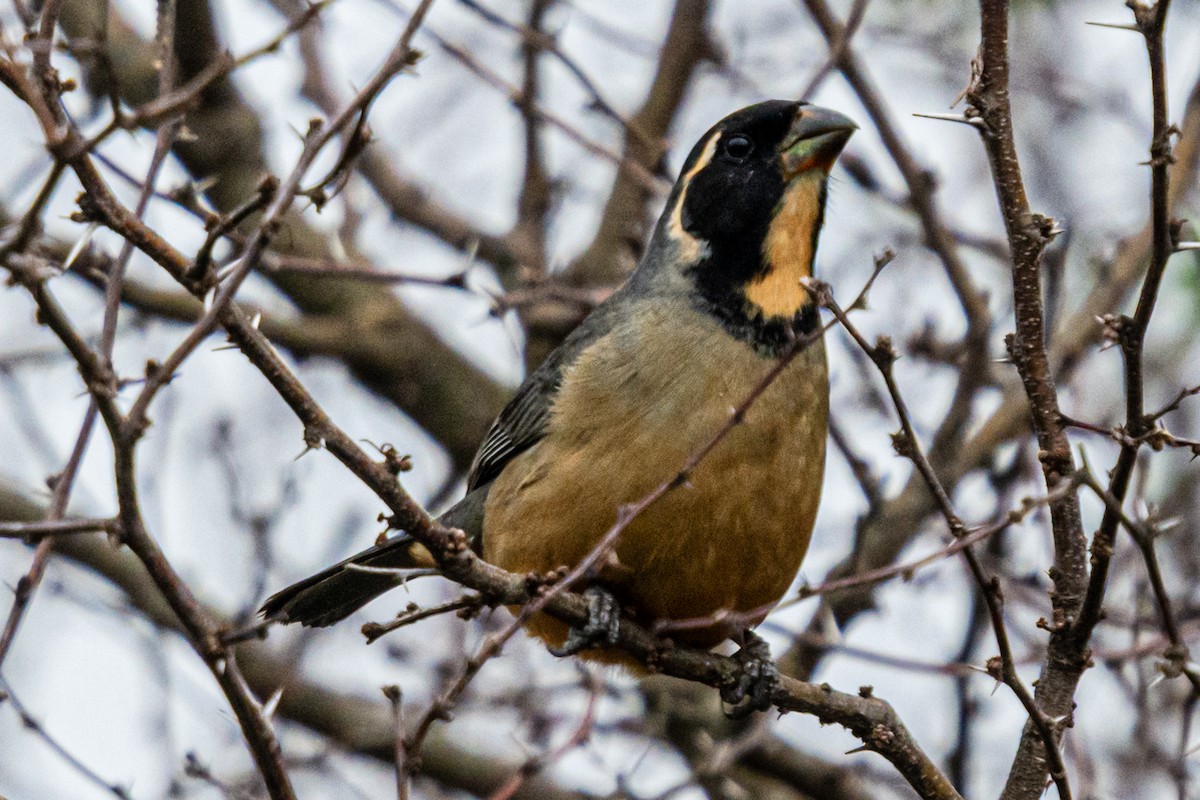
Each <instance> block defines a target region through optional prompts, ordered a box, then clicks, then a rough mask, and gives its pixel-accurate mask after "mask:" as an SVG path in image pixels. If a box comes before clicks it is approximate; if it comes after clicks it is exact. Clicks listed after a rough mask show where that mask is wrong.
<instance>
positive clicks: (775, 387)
mask: <svg viewBox="0 0 1200 800" xmlns="http://www.w3.org/2000/svg"><path fill="white" fill-rule="evenodd" d="M854 130H855V125H854V124H853V123H852V122H851V121H850V120H849V119H848V118H846V117H844V116H842V115H841V114H838V113H836V112H833V111H829V110H827V109H823V108H818V107H816V106H812V105H808V104H806V103H802V102H787V101H769V102H764V103H759V104H757V105H753V106H750V107H748V108H744V109H742V110H741V111H738V112H736V113H734V114H731V115H730V116H728V117H726V118H725V119H723V120H721V121H720V122H718V123H717V124H716V125H715V126H713V128H712V129H711V130H709V131H708V132H707V133H706V134H704V136H703V138H701V139H700V141H699V142H698V143H697V144H696V146H695V147H694V148H693V149H692V152H691V154H690V155H689V156H688V157H687V160H686V162H684V165H683V169H682V171H681V174H680V177H679V180H678V181H677V182H676V184H675V187H674V189H673V190H672V192H671V195H670V197H669V199H668V201H667V205H666V209H665V210H664V211H663V214H662V216H661V217H660V219H659V221H658V224H657V226H656V227H655V230H654V235H653V238H652V239H651V240H650V243H649V246H648V247H647V249H646V253H645V256H644V257H643V258H642V261H641V264H640V265H639V266H638V268H637V270H636V271H635V272H634V273H633V275H632V276H631V277H630V278H629V280H628V282H626V284H625V285H624V286H623V287H622V288H621V289H619V290H618V291H617V292H616V293H614V294H613V295H612V296H611V297H610V298H609V299H608V300H607V301H605V302H604V303H602V304H601V305H600V306H599V307H597V308H596V309H595V311H593V312H592V313H591V314H590V315H589V316H588V317H587V318H586V319H585V320H584V321H583V322H582V324H580V326H579V327H578V328H576V329H575V330H574V331H573V332H572V333H571V334H570V335H569V336H568V337H567V338H566V340H565V341H564V342H563V343H562V345H561V346H560V347H558V349H556V350H554V351H553V352H552V353H551V354H550V355H549V357H547V359H546V361H545V362H544V363H543V364H542V365H541V366H540V367H539V368H538V369H537V370H536V371H535V372H533V373H532V374H531V375H530V376H529V377H528V378H527V379H526V380H525V383H524V384H523V385H522V386H521V388H520V389H519V390H518V392H517V394H516V396H515V397H514V398H513V400H512V401H511V402H510V403H509V404H508V406H507V407H506V408H505V409H504V410H503V412H501V414H500V416H499V418H498V419H497V420H496V421H495V423H494V424H493V425H492V428H491V430H490V432H489V433H488V435H487V438H486V439H484V441H483V444H482V445H481V446H480V448H479V452H478V454H477V455H476V457H475V461H474V464H473V465H472V468H471V472H470V477H469V478H468V482H467V489H468V491H467V495H466V497H464V498H463V500H462V501H461V502H459V503H458V504H457V505H455V506H454V507H453V508H451V509H450V510H449V511H447V512H446V513H445V514H444V515H443V516H442V518H441V522H442V523H443V524H445V525H447V526H452V527H457V528H461V529H463V530H464V531H466V532H467V533H468V535H469V536H470V537H472V541H473V543H474V546H475V548H476V549H477V550H478V552H480V553H481V555H482V556H483V558H484V559H485V560H487V561H488V562H490V563H492V564H495V565H497V566H499V567H502V568H504V569H506V570H509V571H511V572H516V573H522V574H524V573H530V572H536V573H542V574H544V573H547V572H550V571H552V570H554V569H556V568H559V567H561V566H567V567H570V566H574V565H575V564H577V563H578V562H579V561H580V560H581V559H583V558H584V557H585V556H586V555H587V554H588V553H589V552H590V551H591V550H592V549H593V548H594V547H595V545H596V544H597V542H598V541H599V540H600V539H601V538H602V537H603V535H604V533H605V532H606V531H607V530H608V529H609V528H610V527H611V526H612V525H613V524H614V523H615V521H616V518H617V513H618V509H619V508H620V507H621V506H622V505H625V504H628V503H633V502H636V501H638V500H640V499H642V498H644V497H645V496H646V495H648V494H649V493H650V492H652V491H653V490H654V489H655V488H656V487H658V486H659V485H660V484H661V483H663V482H664V481H667V480H670V479H671V478H672V477H674V476H675V475H676V474H677V473H678V472H679V470H680V469H681V467H683V466H684V464H685V462H686V461H687V460H688V458H689V456H691V455H692V454H693V453H695V452H697V451H698V450H699V449H700V448H701V447H703V446H704V445H705V444H706V443H707V442H708V441H709V440H710V439H712V437H713V436H714V435H715V434H716V432H717V431H718V430H719V429H720V428H721V427H722V426H723V425H724V424H725V423H726V422H727V421H728V419H729V415H730V413H731V410H732V409H733V408H734V407H736V406H737V405H738V404H739V403H741V402H742V401H743V400H744V399H745V398H746V397H747V395H748V394H749V393H750V392H751V391H752V390H753V389H754V388H755V387H756V386H758V385H759V384H760V383H762V381H763V380H764V378H765V376H766V375H767V373H768V371H770V370H771V368H772V367H773V366H774V365H775V363H776V358H777V356H778V354H779V353H780V351H781V350H782V349H783V348H784V347H786V346H787V344H788V343H789V342H790V341H791V340H792V339H793V338H794V337H795V336H797V335H803V334H805V333H809V332H812V331H813V330H815V329H816V327H817V326H818V324H819V318H818V313H817V309H816V306H815V305H814V303H813V301H812V299H811V297H810V295H809V293H808V292H807V291H806V290H805V289H804V288H803V287H802V285H801V283H800V281H801V279H802V278H804V277H806V276H810V275H811V274H812V269H813V258H814V256H815V254H816V250H817V236H818V233H819V231H820V228H821V224H822V219H823V214H824V208H825V194H826V183H827V179H828V177H829V170H830V168H831V167H832V165H833V163H834V161H835V160H836V159H837V157H838V154H839V153H840V152H841V150H842V148H843V146H844V145H845V144H846V141H847V140H848V139H849V138H850V135H851V133H852V132H853V131H854ZM828 415H829V382H828V373H827V369H826V361H825V351H824V347H823V345H822V343H821V341H820V340H818V341H817V342H816V343H815V344H813V345H812V346H810V347H809V348H807V350H805V351H804V352H803V353H802V354H801V355H800V356H799V357H797V358H796V359H795V360H794V361H792V362H791V363H790V364H789V365H788V367H787V368H786V370H784V371H783V373H782V374H780V375H779V376H778V378H777V379H775V380H774V382H773V383H771V384H770V386H769V387H768V388H767V389H766V391H765V392H764V393H763V394H762V396H760V397H759V398H758V399H757V401H756V402H755V403H754V404H753V405H752V406H751V407H750V409H749V410H748V412H747V413H746V415H745V418H744V421H743V422H742V423H741V424H739V425H737V426H736V427H734V428H733V429H732V430H731V431H730V432H729V433H728V435H726V436H725V437H724V438H723V439H722V440H721V441H720V442H719V443H718V444H717V445H716V447H715V448H714V449H713V450H712V451H711V452H710V453H709V454H708V455H707V456H706V457H705V458H704V459H703V460H702V461H701V462H700V463H699V464H698V465H697V466H696V468H695V469H694V470H693V471H692V473H691V474H690V477H689V479H688V480H687V482H686V483H684V484H682V485H680V486H679V487H677V488H675V489H674V490H673V491H671V492H669V493H667V494H666V495H664V496H663V497H662V498H661V499H659V500H658V502H656V503H654V504H653V505H651V506H650V507H649V508H647V509H646V510H645V511H643V512H642V513H641V514H640V515H638V516H637V517H636V518H635V519H634V520H633V521H632V522H630V523H629V525H628V527H626V528H625V529H624V531H623V532H622V534H621V536H620V539H619V540H618V543H617V545H616V548H615V553H614V557H612V558H610V559H608V561H607V563H606V564H605V565H604V567H603V568H602V569H601V570H600V571H599V574H598V575H597V576H596V578H595V580H594V581H593V584H592V586H593V587H594V588H597V589H600V590H603V591H602V592H600V593H599V594H598V595H597V596H599V597H602V598H608V597H611V598H615V600H616V601H617V603H619V606H620V608H621V609H623V611H624V612H625V613H626V614H628V615H629V616H631V617H632V618H634V619H637V620H639V621H642V622H645V623H653V622H667V623H669V622H670V621H672V620H675V621H680V620H692V621H695V620H697V619H699V620H705V619H707V618H710V617H711V619H712V622H711V624H700V625H694V624H693V625H690V626H686V627H685V628H683V627H681V629H680V630H679V631H678V632H677V633H672V637H673V638H675V639H677V640H681V641H685V642H688V643H690V644H693V645H697V646H702V647H711V646H714V645H716V644H719V643H720V642H721V641H723V640H725V639H726V638H729V637H730V636H731V635H733V634H736V633H737V632H736V631H731V630H729V626H728V624H727V623H723V622H721V621H720V618H723V617H724V616H728V615H722V614H721V613H720V612H722V611H729V612H737V613H738V614H740V615H741V616H742V624H743V625H754V624H757V623H758V622H759V621H761V619H762V617H763V616H765V614H766V610H767V609H768V608H769V607H770V606H771V605H773V604H774V603H775V602H776V601H778V600H779V598H780V597H781V596H782V595H783V593H784V592H786V591H787V588H788V586H789V585H790V584H791V582H792V580H793V579H794V577H795V575H796V572H797V570H798V569H799V567H800V562H801V559H802V558H803V557H804V553H805V550H806V549H807V547H808V541H809V536H810V534H811V532H812V527H813V519H814V517H815V516H816V513H817V504H818V501H819V499H820V495H821V481H822V475H823V472H824V462H825V439H826V428H827V422H828ZM432 564H433V561H432V559H431V557H430V555H429V553H428V552H427V551H425V549H424V548H423V547H422V546H421V545H419V544H416V543H415V542H413V541H412V540H411V539H409V538H408V537H406V536H397V537H395V538H393V539H390V540H388V541H385V542H383V543H382V544H379V545H376V546H375V547H372V548H370V549H368V550H365V551H363V552H362V553H359V554H358V555H355V556H353V557H351V558H349V559H347V560H346V561H343V562H341V563H340V564H337V565H335V566H333V567H330V568H329V569H327V570H325V571H324V572H321V573H318V574H317V575H314V576H312V577H310V578H308V579H307V580H304V581H301V582H300V583H297V584H295V585H294V586H291V587H289V588H287V589H284V590H283V591H281V592H279V593H278V594H276V595H275V596H273V597H271V598H270V599H269V600H268V601H267V603H266V604H265V606H264V607H263V613H264V615H265V616H266V617H267V618H271V619H279V620H282V621H285V622H301V623H303V624H305V625H318V626H323V625H329V624H332V623H334V622H337V621H338V620H341V619H343V618H344V617H346V616H347V615H349V614H350V613H352V612H353V611H355V610H356V609H358V608H360V607H361V606H362V605H364V604H365V603H367V602H368V601H370V600H371V599H373V598H375V597H377V596H378V595H380V594H382V593H383V592H385V591H387V590H388V589H390V588H392V587H394V586H396V585H398V583H399V582H400V581H401V577H400V575H399V574H398V573H397V574H389V573H387V572H370V571H363V570H356V569H354V568H353V566H352V565H359V566H368V567H381V568H397V569H400V568H412V567H423V566H431V565H432ZM604 605H605V603H602V602H601V603H597V604H596V608H597V609H600V608H602V607H603V606H604ZM597 613H600V612H599V611H597ZM735 616H736V615H735ZM747 616H749V617H750V618H749V619H746V617H747ZM597 624H598V625H601V626H603V625H605V624H608V623H606V622H605V621H604V620H598V621H597ZM529 629H530V631H531V632H532V633H534V634H535V635H537V636H539V637H541V638H542V639H544V640H546V641H547V642H548V643H550V644H551V645H562V644H563V642H564V641H565V640H567V636H568V630H567V627H566V626H565V625H564V624H563V623H561V622H559V621H558V620H555V619H552V618H550V617H549V616H545V615H541V616H536V617H534V618H533V619H531V621H530V623H529ZM599 638H600V639H602V638H603V637H599ZM596 642H597V636H596V635H595V631H592V632H591V633H590V634H587V635H583V636H582V638H581V637H580V636H575V637H572V643H571V644H569V646H567V647H566V648H565V649H560V650H559V651H558V652H566V651H570V650H578V649H581V648H586V647H588V646H590V645H594V644H596ZM585 655H588V656H591V657H598V658H606V656H604V654H603V653H601V652H599V651H596V650H589V651H588V652H587V653H585ZM607 660H619V659H617V658H615V657H611V656H610V657H607Z"/></svg>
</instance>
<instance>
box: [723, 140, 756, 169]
mask: <svg viewBox="0 0 1200 800" xmlns="http://www.w3.org/2000/svg"><path fill="white" fill-rule="evenodd" d="M753 152H754V142H752V141H750V137H749V136H743V135H741V134H740V133H739V134H735V135H733V136H730V137H729V138H728V139H726V140H725V155H727V156H729V157H730V158H732V159H733V160H734V161H738V162H741V161H745V160H746V159H747V158H749V157H750V154H751V153H753Z"/></svg>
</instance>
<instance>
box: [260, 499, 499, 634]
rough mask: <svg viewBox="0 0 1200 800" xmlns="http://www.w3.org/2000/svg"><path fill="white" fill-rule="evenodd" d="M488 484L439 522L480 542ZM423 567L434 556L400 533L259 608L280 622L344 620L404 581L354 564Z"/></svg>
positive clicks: (317, 623)
mask: <svg viewBox="0 0 1200 800" xmlns="http://www.w3.org/2000/svg"><path fill="white" fill-rule="evenodd" d="M489 487H490V485H484V486H480V487H477V488H476V489H474V490H472V491H470V492H468V493H467V496H466V497H464V498H463V499H462V500H460V501H459V502H458V503H457V504H455V506H454V507H453V508H451V509H450V510H449V511H447V512H446V513H445V514H443V515H442V516H441V518H440V522H441V523H442V524H443V525H446V526H447V527H451V528H461V529H462V530H464V531H466V533H467V535H468V536H469V537H470V538H471V540H472V543H473V545H474V546H478V543H479V538H480V532H481V531H482V530H483V509H484V503H485V502H486V501H487V494H488V489H489ZM352 565H353V566H360V567H379V568H381V569H421V568H424V567H432V566H434V562H433V557H432V556H431V555H430V554H429V551H428V550H426V549H425V547H424V546H422V545H420V544H418V543H417V542H416V541H414V540H413V539H412V537H410V536H404V535H402V536H396V537H394V538H392V539H388V540H387V541H386V542H383V543H382V544H377V545H375V546H374V547H372V548H369V549H367V550H363V551H362V552H361V553H357V554H355V555H352V556H350V557H349V558H347V559H346V560H345V561H342V562H341V563H338V564H334V565H333V566H332V567H330V568H329V569H327V570H324V571H322V572H318V573H317V574H316V575H313V576H312V577H311V578H305V579H304V580H302V581H300V582H299V583H296V584H292V585H291V586H289V587H288V588H286V589H284V590H283V591H282V592H277V593H276V594H274V595H272V596H271V597H270V598H269V599H268V600H267V602H265V603H263V607H262V610H261V611H260V612H259V613H260V614H262V615H263V616H264V617H265V618H267V619H271V620H279V621H281V622H299V623H301V624H303V625H309V626H313V627H317V628H323V627H325V626H326V625H332V624H333V623H335V622H340V621H341V620H343V619H345V618H346V617H348V616H350V615H351V614H353V613H354V612H355V611H358V610H359V609H360V608H362V607H363V606H365V605H366V604H367V603H369V602H371V601H372V600H374V599H375V598H376V597H378V596H379V595H381V594H383V593H384V592H386V591H387V590H388V589H391V588H393V587H395V586H399V585H400V583H401V582H402V581H403V580H404V578H403V576H401V575H396V574H393V575H389V574H386V573H384V574H380V573H371V572H366V571H363V570H356V569H353V568H351V567H352Z"/></svg>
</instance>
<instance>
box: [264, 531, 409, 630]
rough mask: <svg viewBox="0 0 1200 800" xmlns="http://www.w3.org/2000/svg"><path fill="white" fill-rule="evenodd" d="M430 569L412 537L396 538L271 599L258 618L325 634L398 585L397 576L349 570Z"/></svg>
mask: <svg viewBox="0 0 1200 800" xmlns="http://www.w3.org/2000/svg"><path fill="white" fill-rule="evenodd" d="M431 563H432V559H430V557H429V553H428V552H427V551H426V550H425V548H424V547H422V546H421V545H419V544H417V543H416V542H415V541H413V539H412V538H411V537H408V536H397V537H395V538H393V539H389V540H388V541H386V542H383V543H382V544H377V545H375V546H374V547H371V548H369V549H367V550H363V551H362V552H361V553H357V554H355V555H352V556H350V558H347V559H346V560H345V561H342V562H339V563H337V564H334V565H333V566H332V567H330V568H329V569H327V570H324V571H322V572H318V573H317V574H316V575H313V576H311V577H309V578H305V579H304V580H302V581H300V582H299V583H294V584H292V585H291V586H289V587H288V588H286V589H284V590H283V591H281V592H277V593H275V594H273V595H271V597H270V598H268V599H267V602H265V603H263V607H262V610H261V611H259V613H260V614H262V615H263V617H265V618H266V619H277V620H280V621H281V622H299V623H301V624H302V625H308V626H312V627H317V628H323V627H325V626H326V625H332V624H333V623H335V622H340V621H341V620H343V619H345V618H346V617H348V616H350V615H351V614H353V613H354V612H355V611H357V610H358V609H360V608H362V607H363V606H365V605H366V604H367V603H369V602H371V601H372V600H374V599H375V598H376V597H378V596H379V595H381V594H383V593H384V592H386V591H387V590H389V589H391V588H393V587H395V586H398V585H399V584H400V583H401V581H402V578H401V576H399V575H388V574H379V573H371V572H366V571H363V570H356V569H353V566H360V567H377V568H380V569H414V568H420V567H428V566H430V565H431Z"/></svg>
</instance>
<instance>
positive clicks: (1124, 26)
mask: <svg viewBox="0 0 1200 800" xmlns="http://www.w3.org/2000/svg"><path fill="white" fill-rule="evenodd" d="M1083 24H1084V25H1091V26H1092V27H1094V28H1112V29H1113V30H1115V31H1133V32H1134V33H1141V32H1142V30H1141V28H1139V27H1138V26H1137V25H1130V24H1129V23H1125V22H1085V23H1083Z"/></svg>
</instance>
